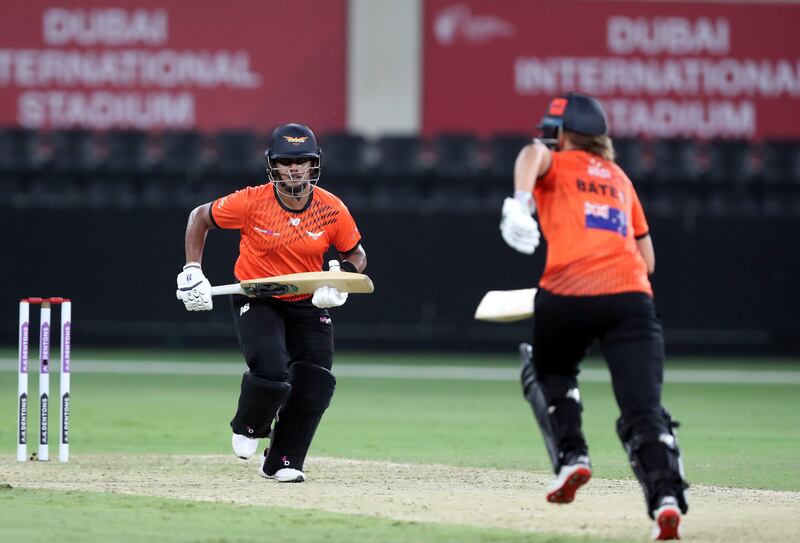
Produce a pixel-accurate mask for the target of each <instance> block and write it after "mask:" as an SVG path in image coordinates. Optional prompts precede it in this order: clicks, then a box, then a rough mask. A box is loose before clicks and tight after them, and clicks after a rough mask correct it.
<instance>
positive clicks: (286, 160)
mask: <svg viewBox="0 0 800 543" xmlns="http://www.w3.org/2000/svg"><path fill="white" fill-rule="evenodd" d="M264 158H266V161H267V178H268V179H269V180H270V181H272V182H273V183H274V184H275V188H276V190H277V191H278V192H279V193H280V194H282V195H284V196H289V197H293V198H301V197H303V196H307V195H309V194H311V191H313V190H314V187H315V186H316V184H317V182H319V177H320V174H321V171H322V150H321V149H320V148H319V147H317V138H316V137H315V136H314V133H313V132H312V131H311V129H310V128H308V127H307V126H305V125H302V124H297V123H290V124H284V125H281V126H279V127H277V128H276V129H275V131H274V132H273V133H272V137H271V138H270V145H269V148H268V149H267V151H266V152H265V153H264ZM290 163H291V164H302V167H301V168H300V170H301V171H295V172H294V173H293V172H292V171H291V170H290V169H287V167H286V165H287V164H290Z"/></svg>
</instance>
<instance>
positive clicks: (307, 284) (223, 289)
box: [211, 271, 375, 298]
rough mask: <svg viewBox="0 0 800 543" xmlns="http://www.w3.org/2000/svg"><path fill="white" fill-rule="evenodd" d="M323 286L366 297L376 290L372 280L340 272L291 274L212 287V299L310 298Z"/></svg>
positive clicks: (364, 276)
mask: <svg viewBox="0 0 800 543" xmlns="http://www.w3.org/2000/svg"><path fill="white" fill-rule="evenodd" d="M322 286H329V287H334V288H335V289H337V290H338V291H339V292H352V293H359V294H369V293H371V292H372V291H374V290H375V287H374V286H373V284H372V279H370V278H369V277H367V276H366V275H364V274H362V273H351V272H342V271H333V272H331V271H326V272H304V273H290V274H288V275H276V276H275V277H263V278H261V279H247V280H246V281H242V282H241V283H232V284H230V285H218V286H216V287H211V295H212V296H222V295H225V294H244V295H245V296H249V297H251V298H258V297H265V296H282V295H284V294H290V295H291V294H313V293H314V291H315V290H317V289H318V288H319V287H322Z"/></svg>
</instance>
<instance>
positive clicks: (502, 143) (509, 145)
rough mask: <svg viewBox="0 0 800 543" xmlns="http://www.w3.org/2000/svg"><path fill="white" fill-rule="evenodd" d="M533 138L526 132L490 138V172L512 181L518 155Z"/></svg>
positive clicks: (495, 176)
mask: <svg viewBox="0 0 800 543" xmlns="http://www.w3.org/2000/svg"><path fill="white" fill-rule="evenodd" d="M532 140H533V138H531V137H530V136H526V135H524V134H496V135H494V136H492V137H491V138H489V144H488V147H489V157H488V163H489V174H490V175H491V176H492V177H494V178H496V179H498V180H499V179H502V180H503V181H509V182H510V181H511V180H512V179H513V177H514V162H515V161H516V159H517V155H518V154H519V152H520V150H521V149H522V148H523V147H525V146H526V145H528V144H529V143H531V141H532ZM507 190H508V191H510V190H512V189H511V188H507Z"/></svg>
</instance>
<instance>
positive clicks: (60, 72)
mask: <svg viewBox="0 0 800 543" xmlns="http://www.w3.org/2000/svg"><path fill="white" fill-rule="evenodd" d="M9 84H11V85H15V86H19V87H46V86H54V85H57V86H62V87H74V86H88V87H92V86H101V85H108V86H112V87H130V86H151V85H152V86H157V87H163V88H171V87H178V86H181V87H187V86H197V87H202V88H208V87H219V86H227V87H231V88H239V89H242V88H243V89H251V88H255V87H258V86H259V85H261V76H260V75H259V74H258V73H254V72H253V71H251V69H250V55H249V54H248V53H247V52H246V51H214V52H208V51H176V50H173V49H160V50H157V51H147V50H139V49H118V50H105V51H100V52H97V51H76V50H60V49H44V50H36V49H0V86H6V85H9Z"/></svg>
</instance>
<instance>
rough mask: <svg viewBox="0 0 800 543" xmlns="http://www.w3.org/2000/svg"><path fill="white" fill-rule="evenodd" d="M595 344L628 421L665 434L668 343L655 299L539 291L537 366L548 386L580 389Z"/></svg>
mask: <svg viewBox="0 0 800 543" xmlns="http://www.w3.org/2000/svg"><path fill="white" fill-rule="evenodd" d="M595 339H597V340H598V341H599V345H600V348H601V350H602V353H603V355H604V357H605V359H606V362H607V364H608V369H609V371H610V373H611V381H612V385H613V388H614V395H615V396H616V399H617V404H618V405H619V408H620V411H621V414H622V418H623V419H625V420H633V419H639V418H641V419H643V420H653V421H654V424H655V426H654V428H653V429H654V430H656V429H658V428H660V427H661V425H662V423H661V420H662V415H661V413H662V411H661V385H662V375H663V367H664V339H663V330H662V326H661V319H660V318H659V316H658V314H657V313H656V309H655V305H654V303H653V300H652V298H650V296H648V295H647V294H645V293H639V292H629V293H622V294H612V295H606V296H559V295H555V294H552V293H550V292H548V291H546V290H543V289H539V291H538V293H537V294H536V300H535V306H534V322H533V364H534V368H535V370H536V375H537V378H538V379H539V380H540V381H542V382H543V384H547V383H548V382H550V383H552V384H553V385H556V386H565V387H570V386H577V381H576V377H577V375H578V371H579V369H578V365H579V363H580V362H581V360H583V358H584V356H585V355H586V352H587V350H588V349H589V346H590V345H591V343H592V342H593V341H594V340H595ZM579 417H580V415H579V414H578V420H577V424H578V425H580V418H579Z"/></svg>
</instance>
